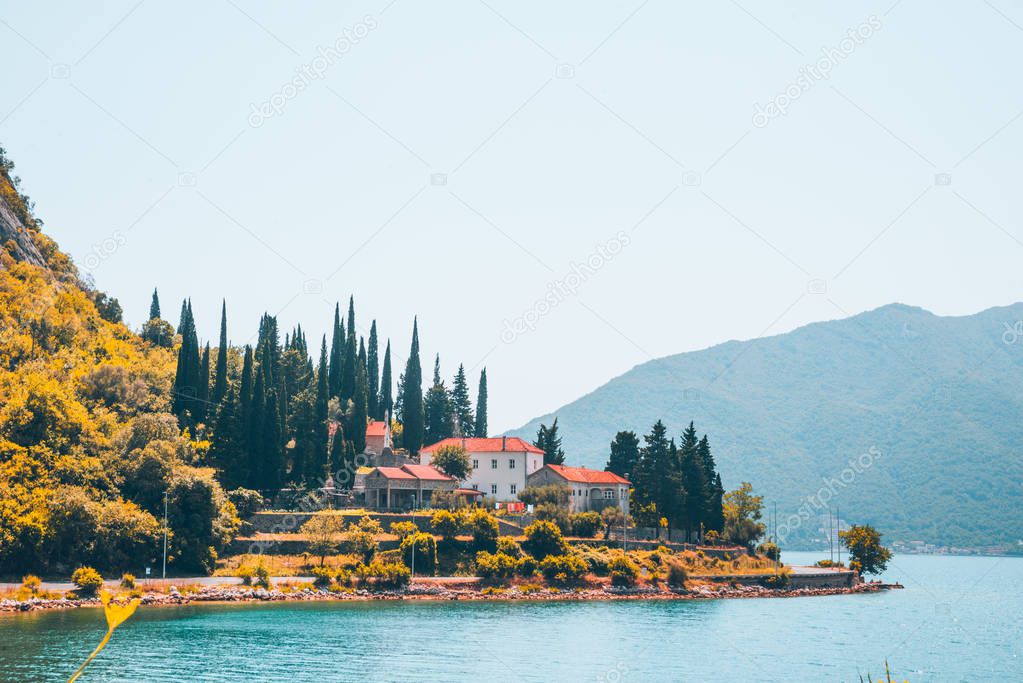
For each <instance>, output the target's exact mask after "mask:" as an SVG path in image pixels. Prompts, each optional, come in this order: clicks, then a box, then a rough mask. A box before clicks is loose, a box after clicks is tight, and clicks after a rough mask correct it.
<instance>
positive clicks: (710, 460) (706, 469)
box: [697, 434, 725, 531]
mask: <svg viewBox="0 0 1023 683" xmlns="http://www.w3.org/2000/svg"><path fill="white" fill-rule="evenodd" d="M697 453H698V454H699V460H700V465H701V467H702V469H703V479H704V481H705V482H706V490H705V492H704V495H703V499H704V505H705V506H706V507H705V509H704V511H703V516H702V519H701V520H700V521H701V522H702V523H703V526H704V529H705V530H707V531H710V530H714V531H721V529H722V528H723V527H724V523H725V516H724V510H723V507H722V502H723V499H724V495H725V490H724V488H722V486H721V475H720V474H718V472H717V466H716V464H715V463H714V456H713V455H712V454H711V452H710V441H709V440H708V439H707V435H706V434H704V435H703V438H702V439H700V443H699V445H698V446H697Z"/></svg>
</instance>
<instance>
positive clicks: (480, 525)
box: [466, 508, 500, 552]
mask: <svg viewBox="0 0 1023 683" xmlns="http://www.w3.org/2000/svg"><path fill="white" fill-rule="evenodd" d="M466 527H467V528H468V531H469V533H471V534H472V544H473V547H474V548H475V549H476V550H485V551H487V552H494V551H495V550H497V536H498V531H499V528H500V527H499V526H498V524H497V518H495V517H494V516H493V515H492V514H490V513H489V512H487V511H486V510H484V509H482V508H476V509H475V510H473V511H472V512H471V513H470V514H469V518H468V520H467V521H466Z"/></svg>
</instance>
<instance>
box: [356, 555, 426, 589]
mask: <svg viewBox="0 0 1023 683" xmlns="http://www.w3.org/2000/svg"><path fill="white" fill-rule="evenodd" d="M355 573H356V574H357V575H358V577H359V581H360V583H363V584H369V583H372V584H373V585H374V586H375V587H377V588H400V587H401V586H405V585H407V584H408V582H409V581H410V580H411V579H412V572H411V570H409V568H408V567H406V566H405V565H404V564H402V563H400V562H381V561H379V560H374V561H373V562H371V563H370V564H368V565H367V564H360V565H359V566H357V567H356V568H355Z"/></svg>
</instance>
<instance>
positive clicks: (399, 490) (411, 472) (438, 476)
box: [364, 465, 458, 510]
mask: <svg viewBox="0 0 1023 683" xmlns="http://www.w3.org/2000/svg"><path fill="white" fill-rule="evenodd" d="M364 486H365V487H366V506H367V507H370V508H372V509H375V510H413V509H416V508H423V507H429V506H430V500H431V499H432V498H433V493H434V491H454V490H455V488H457V486H458V480H456V479H455V478H454V477H449V476H448V475H446V474H444V473H443V472H441V471H440V470H438V469H437V468H436V467H432V466H430V465H402V466H401V467H374V468H373V469H372V470H370V471H369V472H368V473H367V474H366V478H365V482H364Z"/></svg>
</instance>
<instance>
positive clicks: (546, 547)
mask: <svg viewBox="0 0 1023 683" xmlns="http://www.w3.org/2000/svg"><path fill="white" fill-rule="evenodd" d="M525 534H526V540H525V542H523V544H522V549H523V550H525V551H526V552H527V553H529V554H530V555H532V556H533V557H535V558H536V559H537V560H543V559H544V558H545V557H547V556H548V555H564V554H565V553H567V552H568V544H567V543H566V542H565V538H564V536H563V535H562V533H561V529H560V528H558V525H557V524H555V523H554V522H551V521H550V520H537V521H536V522H533V523H532V524H530V525H529V526H527V527H526V529H525Z"/></svg>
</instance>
